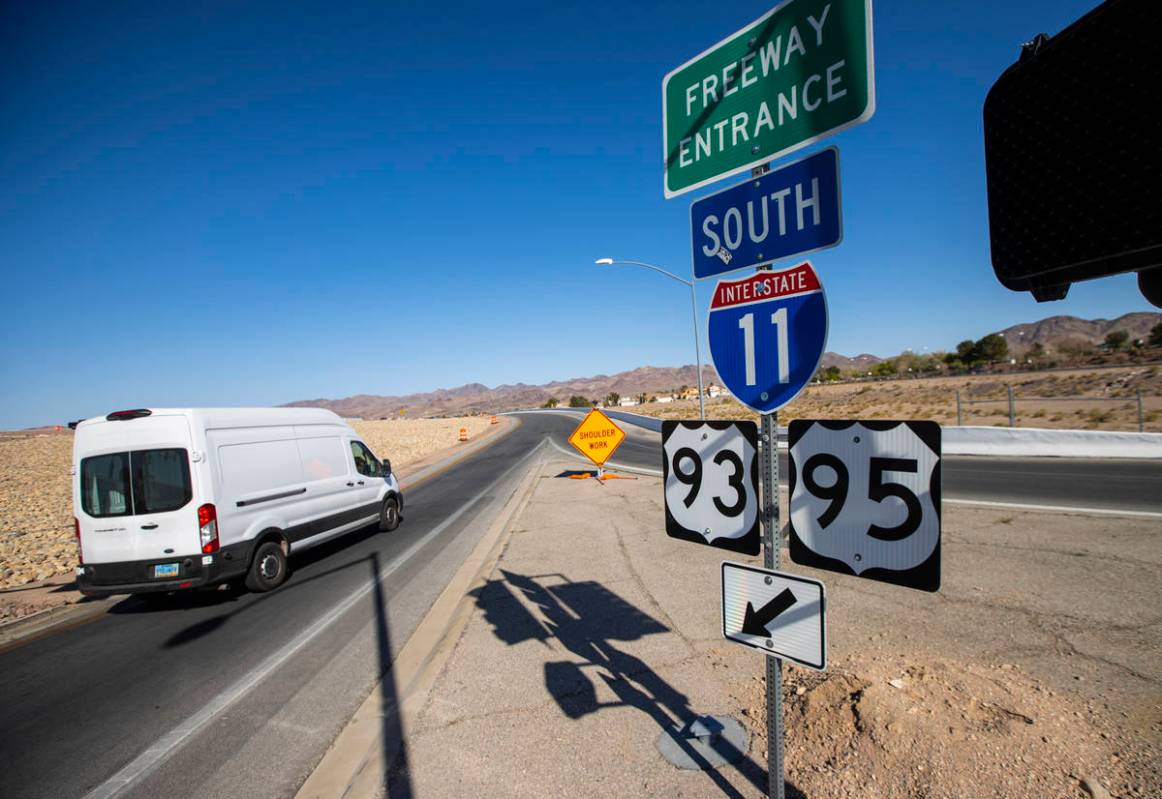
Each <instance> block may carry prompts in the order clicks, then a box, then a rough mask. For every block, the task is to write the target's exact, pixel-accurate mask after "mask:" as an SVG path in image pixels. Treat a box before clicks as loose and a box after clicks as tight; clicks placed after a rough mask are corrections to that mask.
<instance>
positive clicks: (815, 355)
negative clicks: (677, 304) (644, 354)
mask: <svg viewBox="0 0 1162 799" xmlns="http://www.w3.org/2000/svg"><path fill="white" fill-rule="evenodd" d="M706 318H707V325H708V327H709V338H710V357H711V359H712V361H713V363H714V368H715V369H716V370H717V371H718V376H719V377H720V378H721V379H722V382H723V384H724V385H725V386H726V387H727V388H728V389H730V391H731V393H732V394H734V396H735V398H736V399H737V400H738V401H739V402H741V403H742V404H743V405H746V406H748V407H750V408H753V409H754V410H756V411H758V412H759V413H771V412H773V411H777V410H778V409H779V408H781V407H783V406H784V405H786V404H787V403H788V402H790V401H791V400H793V399H794V398H795V397H796V396H798V394H799V392H800V391H802V390H803V387H804V386H806V385H807V383H808V381H810V380H811V377H812V376H813V375H814V374H815V371H816V370H817V369H818V368H819V363H820V361H822V360H823V350H824V348H825V347H826V346H827V299H826V297H825V296H824V294H823V285H822V283H820V281H819V275H818V274H817V273H816V272H815V267H813V266H812V265H811V264H810V263H809V262H804V263H802V264H799V265H798V266H794V267H791V268H789V269H783V270H780V271H777V272H756V273H755V274H753V275H748V276H747V277H744V278H741V279H738V280H720V281H718V285H717V286H715V287H714V296H713V298H712V299H711V301H710V312H709V313H708V314H707V317H706Z"/></svg>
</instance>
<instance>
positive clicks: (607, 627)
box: [472, 569, 801, 796]
mask: <svg viewBox="0 0 1162 799" xmlns="http://www.w3.org/2000/svg"><path fill="white" fill-rule="evenodd" d="M501 574H502V575H504V578H503V579H501V580H489V581H488V582H487V583H486V584H485V585H483V586H481V587H480V588H478V589H476V590H475V591H473V592H472V596H473V597H475V599H476V604H477V607H479V608H480V609H481V610H482V611H483V612H484V619H485V621H486V622H488V623H489V624H490V625H491V626H492V629H493V633H494V634H495V635H496V637H497V638H499V639H500V640H501V641H503V642H504V643H505V644H507V645H509V646H512V645H514V644H518V643H522V642H524V641H540V642H541V643H543V644H545V645H546V647H547V648H548V641H549V639H550V638H555V639H556V640H557V641H558V642H559V643H560V644H561V645H563V646H564V647H565V648H566V649H567V650H568V651H569V652H571V653H573V654H574V655H576V656H577V657H579V658H582V659H583V660H584V661H585V662H584V663H577V662H575V661H572V660H568V661H556V662H548V663H546V664H545V666H544V672H545V687H546V688H548V690H549V693H550V694H552V696H553V698H554V699H555V700H556V702H557V705H558V706H559V707H560V708H561V712H563V713H564V714H565V716H566V717H568V718H569V719H574V720H575V719H579V718H581V717H583V716H586V715H588V714H590V713H596V712H597V711H599V710H601V709H603V708H609V707H626V706H628V707H634V708H637V709H638V710H640V711H642V712H643V713H646V714H648V715H649V716H650V717H651V718H653V720H654V721H655V722H656V723H657V725H658V727H660V728H661V729H662V730H664V731H667V732H671V731H672V730H673V728H674V725H675V724H678V725H681V726H686V725H688V724H690V723H691V722H692V721H694V719H695V718H697V717H698V716H699V715H700V714H699V713H697V712H696V711H694V710H693V709H691V707H690V703H689V700H688V699H687V697H686V695H685V694H683V693H681V692H680V691H678V690H677V689H676V688H674V686H672V685H670V684H669V683H668V682H666V680H664V679H663V678H662V677H661V676H660V675H658V673H657V672H655V671H654V670H653V669H651V668H650V667H649V666H648V665H647V664H646V663H645V662H644V661H642V660H641V659H640V658H638V657H635V656H634V655H631V654H629V653H627V652H623V651H622V650H620V649H618V648H617V647H616V646H615V645H614V643H613V642H615V641H636V640H638V639H640V638H643V637H644V636H647V635H655V634H658V633H664V632H669V628H667V627H666V626H665V625H663V624H662V623H661V622H659V621H658V620H657V619H655V618H653V617H652V616H650V615H649V614H647V613H644V612H643V611H641V610H640V609H638V608H637V607H635V606H633V605H631V604H630V603H629V602H626V601H625V600H624V599H622V598H621V597H620V596H618V595H617V594H615V593H614V592H612V591H610V590H609V589H608V588H606V587H605V586H604V585H602V584H601V583H598V582H594V581H586V582H573V581H571V580H569V578H567V577H565V576H564V575H561V574H542V575H533V576H526V575H521V574H515V573H513V572H509V571H505V570H503V569H502V570H501ZM550 583H551V584H550ZM514 590H515V591H519V592H520V594H521V595H523V596H524V598H525V599H526V600H527V601H528V602H530V603H531V604H532V605H533V606H535V607H536V609H537V611H538V612H539V614H540V616H541V618H540V619H538V618H537V616H536V615H534V614H533V613H530V612H529V611H528V610H527V609H526V607H525V605H524V603H522V602H521V600H520V599H519V598H518V597H517V596H516V595H514V593H513V591H514ZM542 619H543V621H542ZM593 668H596V669H597V676H598V678H600V679H601V681H602V682H603V683H604V684H605V685H607V686H608V687H609V689H610V690H611V691H612V692H613V693H614V695H615V696H616V697H617V700H616V701H613V702H600V701H599V700H598V698H597V690H596V686H595V685H594V683H593V682H592V680H591V679H590V678H589V677H588V676H587V675H586V670H590V669H593ZM674 740H675V742H676V743H677V744H678V745H679V746H680V747H681V748H682V749H683V750H684V751H685V752H687V753H688V754H689V755H690V757H691V758H692V759H693V760H694V761H696V762H698V763H701V764H702V765H703V767H704V771H705V773H706V775H707V776H708V777H709V778H710V779H711V780H713V781H714V783H715V784H716V785H717V786H718V788H719V789H720V790H721V791H722V793H723V794H725V795H727V796H742V794H741V793H740V792H739V791H738V790H737V789H736V788H735V787H734V786H733V785H731V784H730V782H729V781H727V780H726V778H725V777H724V776H723V775H722V774H721V773H719V771H718V770H716V769H713V768H708V767H706V766H707V764H706V761H705V760H704V759H703V758H702V757H701V755H699V753H698V752H697V751H696V750H695V749H693V748H692V747H690V746H689V745H688V744H687V743H686V741H685V739H683V738H681V737H680V736H676V735H675V736H674ZM643 743H644V742H643ZM717 747H721V748H718V752H719V754H721V755H723V756H724V757H725V758H726V759H727V760H728V761H734V764H733V766H724V767H722V768H723V769H726V768H731V767H733V768H735V769H736V770H737V771H738V772H739V774H741V775H742V776H743V777H744V778H745V779H746V780H747V781H749V782H750V783H751V784H752V785H753V786H754V787H755V788H757V789H758V790H760V791H762V792H764V793H765V792H766V789H767V772H766V766H765V764H763V765H760V764H758V763H756V762H755V761H754V760H752V759H751V758H750V757H749V755H747V753H745V752H739V751H738V750H737V749H735V748H734V746H733V745H732V744H730V743H728V742H727V741H725V740H722V739H717V744H716V748H717ZM787 788H788V795H790V796H801V794H800V793H799V791H798V790H796V789H795V788H793V787H792V786H790V785H788V786H787Z"/></svg>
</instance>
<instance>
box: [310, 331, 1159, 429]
mask: <svg viewBox="0 0 1162 799" xmlns="http://www.w3.org/2000/svg"><path fill="white" fill-rule="evenodd" d="M1159 322H1162V314H1159V313H1130V314H1125V315H1124V316H1119V317H1118V318H1117V319H1112V320H1110V319H1093V320H1086V319H1078V318H1077V317H1075V316H1051V317H1049V318H1047V319H1042V320H1041V321H1040V322H1030V323H1028V324H1021V325H1013V326H1012V327H1007V328H1005V329H1004V330H1000V331H997V332H999V333H1001V334H1002V335H1004V337H1005V339H1006V340H1007V341H1008V342H1009V346H1010V347H1011V348H1012V350H1013V351H1015V352H1018V351H1022V350H1024V349H1027V348H1029V347H1031V346H1033V345H1034V344H1036V343H1040V344H1041V345H1042V346H1043V347H1045V348H1046V349H1047V350H1050V351H1052V349H1053V348H1054V346H1055V345H1058V344H1061V343H1064V342H1066V341H1071V340H1072V341H1077V340H1085V341H1087V342H1089V343H1092V344H1099V343H1101V342H1102V341H1103V340H1104V339H1105V337H1106V335H1107V334H1109V333H1110V332H1112V331H1114V330H1125V331H1126V332H1127V333H1129V335H1130V340H1131V341H1133V340H1134V339H1138V338H1146V337H1147V336H1148V335H1149V333H1150V329H1151V328H1152V327H1153V326H1154V325H1156V324H1158V323H1159ZM955 344H956V342H951V343H950V344H949V349H952V348H953V347H954V346H955ZM882 360H884V359H883V358H881V357H879V356H876V355H870V354H868V353H863V354H861V355H855V356H851V357H848V356H846V355H839V354H837V353H834V352H828V353H825V354H824V356H823V366H824V367H829V366H838V367H839V368H840V369H866V368H868V367H870V366H872V365H873V364H876V363H879V362H880V361H882ZM702 379H703V382H704V383H705V384H706V385H710V384H711V383H715V382H717V381H718V375H717V374H716V373H715V371H714V368H713V367H712V366H703V367H702ZM697 385H698V370H697V369H696V368H695V367H694V366H693V365H690V366H678V367H665V366H642V367H639V368H637V369H632V370H630V371H628V372H618V373H617V374H613V375H595V376H593V377H577V378H573V379H571V380H557V381H554V382H552V383H545V384H543V385H539V386H531V385H528V384H525V383H515V384H511V385H507V384H506V385H501V386H496V387H495V388H489V387H488V386H486V385H484V384H482V383H469V384H467V385H463V386H459V387H457V388H442V389H437V390H436V391H428V392H424V393H419V394H406V395H403V396H376V395H373V394H357V395H355V396H353V397H346V398H344V399H313V400H299V401H297V402H291V403H288V407H309V408H329V409H331V410H333V411H335V413H337V414H339V415H340V416H345V417H361V418H364V419H379V418H389V417H395V416H398V415H399V412H400V410H401V409H402V410H403V411H404V415H405V416H408V417H424V416H444V415H456V414H463V413H473V412H479V413H490V412H495V411H500V410H507V409H511V408H533V407H537V406H540V405H544V404H545V402H546V401H547V400H548V399H550V398H556V399H557V400H559V401H560V402H561V404H562V405H565V404H568V402H569V398H570V397H572V396H574V395H579V396H583V397H587V398H589V399H603V398H604V397H605V396H606V395H608V394H609V393H610V392H617V393H618V394H620V395H621V396H623V397H636V396H638V395H639V394H643V393H644V394H647V395H654V394H658V393H662V392H669V391H670V390H677V389H680V388H681V387H682V386H697Z"/></svg>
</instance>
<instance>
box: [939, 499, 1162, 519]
mask: <svg viewBox="0 0 1162 799" xmlns="http://www.w3.org/2000/svg"><path fill="white" fill-rule="evenodd" d="M944 503H945V504H947V505H972V506H976V507H982V508H1013V509H1015V510H1040V511H1049V512H1051V513H1080V514H1084V515H1086V516H1129V517H1132V518H1135V519H1162V513H1159V512H1157V511H1151V510H1118V509H1116V508H1083V507H1078V506H1076V505H1036V504H1033V503H1027V502H992V501H989V500H984V499H946V500H944Z"/></svg>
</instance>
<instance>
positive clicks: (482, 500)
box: [0, 414, 1162, 799]
mask: <svg viewBox="0 0 1162 799" xmlns="http://www.w3.org/2000/svg"><path fill="white" fill-rule="evenodd" d="M521 419H522V424H521V425H520V426H519V427H518V428H517V429H516V430H515V431H514V432H512V433H510V434H509V435H507V436H505V437H504V438H502V439H501V440H500V441H498V442H497V443H495V444H494V445H492V446H490V447H487V448H486V449H484V450H482V451H480V452H478V453H476V454H474V455H471V456H469V457H468V458H466V459H465V460H463V461H461V462H459V463H457V464H456V465H454V466H453V467H452V468H450V469H448V470H446V471H444V472H442V473H439V474H437V475H435V476H433V477H431V478H429V479H428V480H426V481H425V482H423V483H422V484H420V485H418V486H416V487H414V488H411V489H409V490H408V491H407V495H406V498H407V505H406V509H405V510H406V513H405V520H404V523H403V525H402V526H401V527H400V528H399V530H397V531H396V532H394V533H391V534H382V533H376V532H374V531H372V530H367V531H362V532H360V533H356V534H352V535H349V536H346V537H344V538H343V539H341V540H339V541H337V542H333V543H330V544H327V545H324V546H321V547H319V548H317V549H315V550H312V551H310V552H308V553H304V554H303V555H301V556H297V557H295V558H292V563H291V566H292V569H293V573H292V575H291V578H290V580H289V582H288V583H287V584H286V585H285V586H284V587H283V588H281V589H280V590H278V591H275V592H273V593H270V594H239V593H234V592H227V591H221V592H199V593H191V594H186V595H182V596H179V597H172V598H169V599H166V600H163V601H160V602H157V601H153V602H146V601H144V600H141V599H135V598H128V599H124V600H122V601H120V602H118V603H116V604H115V605H113V606H112V607H111V608H110V610H109V612H108V613H106V614H104V615H101V616H98V617H96V618H94V619H92V620H90V621H86V622H84V623H80V624H76V625H73V626H68V625H64V626H62V627H60V628H57V629H56V630H55V631H54V632H53V633H52V634H49V635H47V636H45V637H41V638H38V639H35V640H28V641H24V642H18V643H16V644H14V645H12V646H10V647H9V648H7V649H6V650H5V651H2V652H0V674H2V675H3V679H2V680H0V773H2V774H3V782H2V785H3V788H2V789H0V793H3V795H5V796H20V797H27V798H28V799H34V798H35V797H74V796H86V795H89V794H90V792H94V791H95V793H94V794H93V795H105V796H114V795H126V796H158V795H187V794H194V793H197V794H199V795H205V796H248V797H268V796H269V797H275V796H288V795H293V793H294V791H295V789H296V788H297V786H298V785H300V784H301V783H302V781H303V780H304V779H305V778H306V776H307V774H309V772H310V771H311V769H312V768H313V766H314V764H315V763H316V762H317V761H318V760H319V759H320V758H321V757H322V755H323V753H324V752H325V751H326V749H327V747H328V746H329V745H330V742H331V741H332V740H333V739H334V736H335V735H336V734H337V733H338V731H339V730H340V729H341V727H342V725H343V724H344V723H345V722H346V720H347V719H348V718H349V717H350V716H351V714H352V713H353V712H354V710H355V708H356V707H358V705H359V703H360V702H361V701H362V700H363V698H364V697H365V696H366V695H367V693H368V692H369V691H370V690H371V687H372V685H373V684H374V682H375V680H376V679H377V678H378V677H379V676H380V675H381V674H387V675H388V678H387V679H385V685H387V686H388V687H389V689H390V690H389V694H390V692H391V690H394V678H392V677H391V676H390V663H391V661H392V658H393V657H394V654H395V653H396V652H398V650H399V649H400V647H401V646H402V644H403V643H404V642H405V641H406V640H407V637H408V636H409V635H410V634H411V632H412V630H414V628H415V626H416V624H418V622H419V620H420V619H421V618H422V616H423V614H424V612H425V611H426V610H427V608H428V607H429V606H430V605H431V603H432V601H433V600H434V599H435V597H436V596H438V595H439V593H440V591H441V590H442V589H443V587H444V586H445V585H446V584H447V581H448V580H449V579H450V578H451V576H452V575H453V574H454V572H455V571H456V569H457V568H458V567H459V565H460V563H461V562H462V561H463V559H464V557H465V556H466V555H467V554H468V552H470V551H471V549H472V546H473V545H474V544H475V542H476V541H477V540H478V539H479V537H480V536H481V535H482V534H483V532H484V528H485V527H486V522H487V514H488V512H490V511H491V510H495V509H496V507H497V506H499V505H500V504H502V503H503V502H504V501H505V500H506V499H507V497H508V496H509V495H511V493H512V491H513V490H514V489H515V484H516V482H517V480H518V478H519V476H520V472H522V471H523V470H522V469H520V468H519V465H520V464H521V463H527V462H528V461H523V460H522V459H525V458H526V457H528V456H529V455H530V453H532V452H533V450H534V449H536V447H538V445H540V444H541V443H542V441H543V440H544V439H545V437H546V436H551V437H552V439H553V440H555V441H556V442H557V443H558V444H559V445H563V446H565V447H566V448H567V445H565V439H566V437H567V436H568V434H569V432H571V430H572V428H573V427H574V426H575V424H576V421H575V419H574V418H571V417H570V416H568V415H565V414H525V415H522V417H521ZM388 454H390V453H388ZM660 458H661V452H660V444H659V442H658V439H657V436H656V435H650V434H646V433H643V432H637V431H635V432H633V433H632V434H631V436H630V437H629V438H628V439H627V441H626V442H625V443H624V444H623V445H622V446H621V448H620V449H619V450H618V452H617V453H616V457H615V461H617V462H618V463H621V464H625V465H629V466H634V467H636V468H645V469H651V470H658V469H659V468H660ZM579 468H580V464H579ZM784 468H785V464H784ZM944 485H945V492H946V496H948V497H950V498H964V499H979V500H987V501H1001V502H1009V501H1011V502H1020V503H1031V504H1049V505H1068V506H1081V507H1104V508H1112V509H1122V510H1146V511H1159V512H1162V465H1160V464H1159V463H1157V462H1141V461H1137V462H1132V461H1069V460H1047V459H1041V460H1035V461H1034V460H1030V461H1023V460H1022V461H1014V460H1012V459H984V458H947V459H945V466H944ZM387 572H390V573H387ZM385 573H387V574H385ZM376 575H379V579H376V577H375V576H376ZM386 732H387V733H388V735H389V737H390V736H391V735H392V734H398V733H397V731H393V730H391V729H388V730H386ZM111 778H114V779H115V782H110V779H111Z"/></svg>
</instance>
